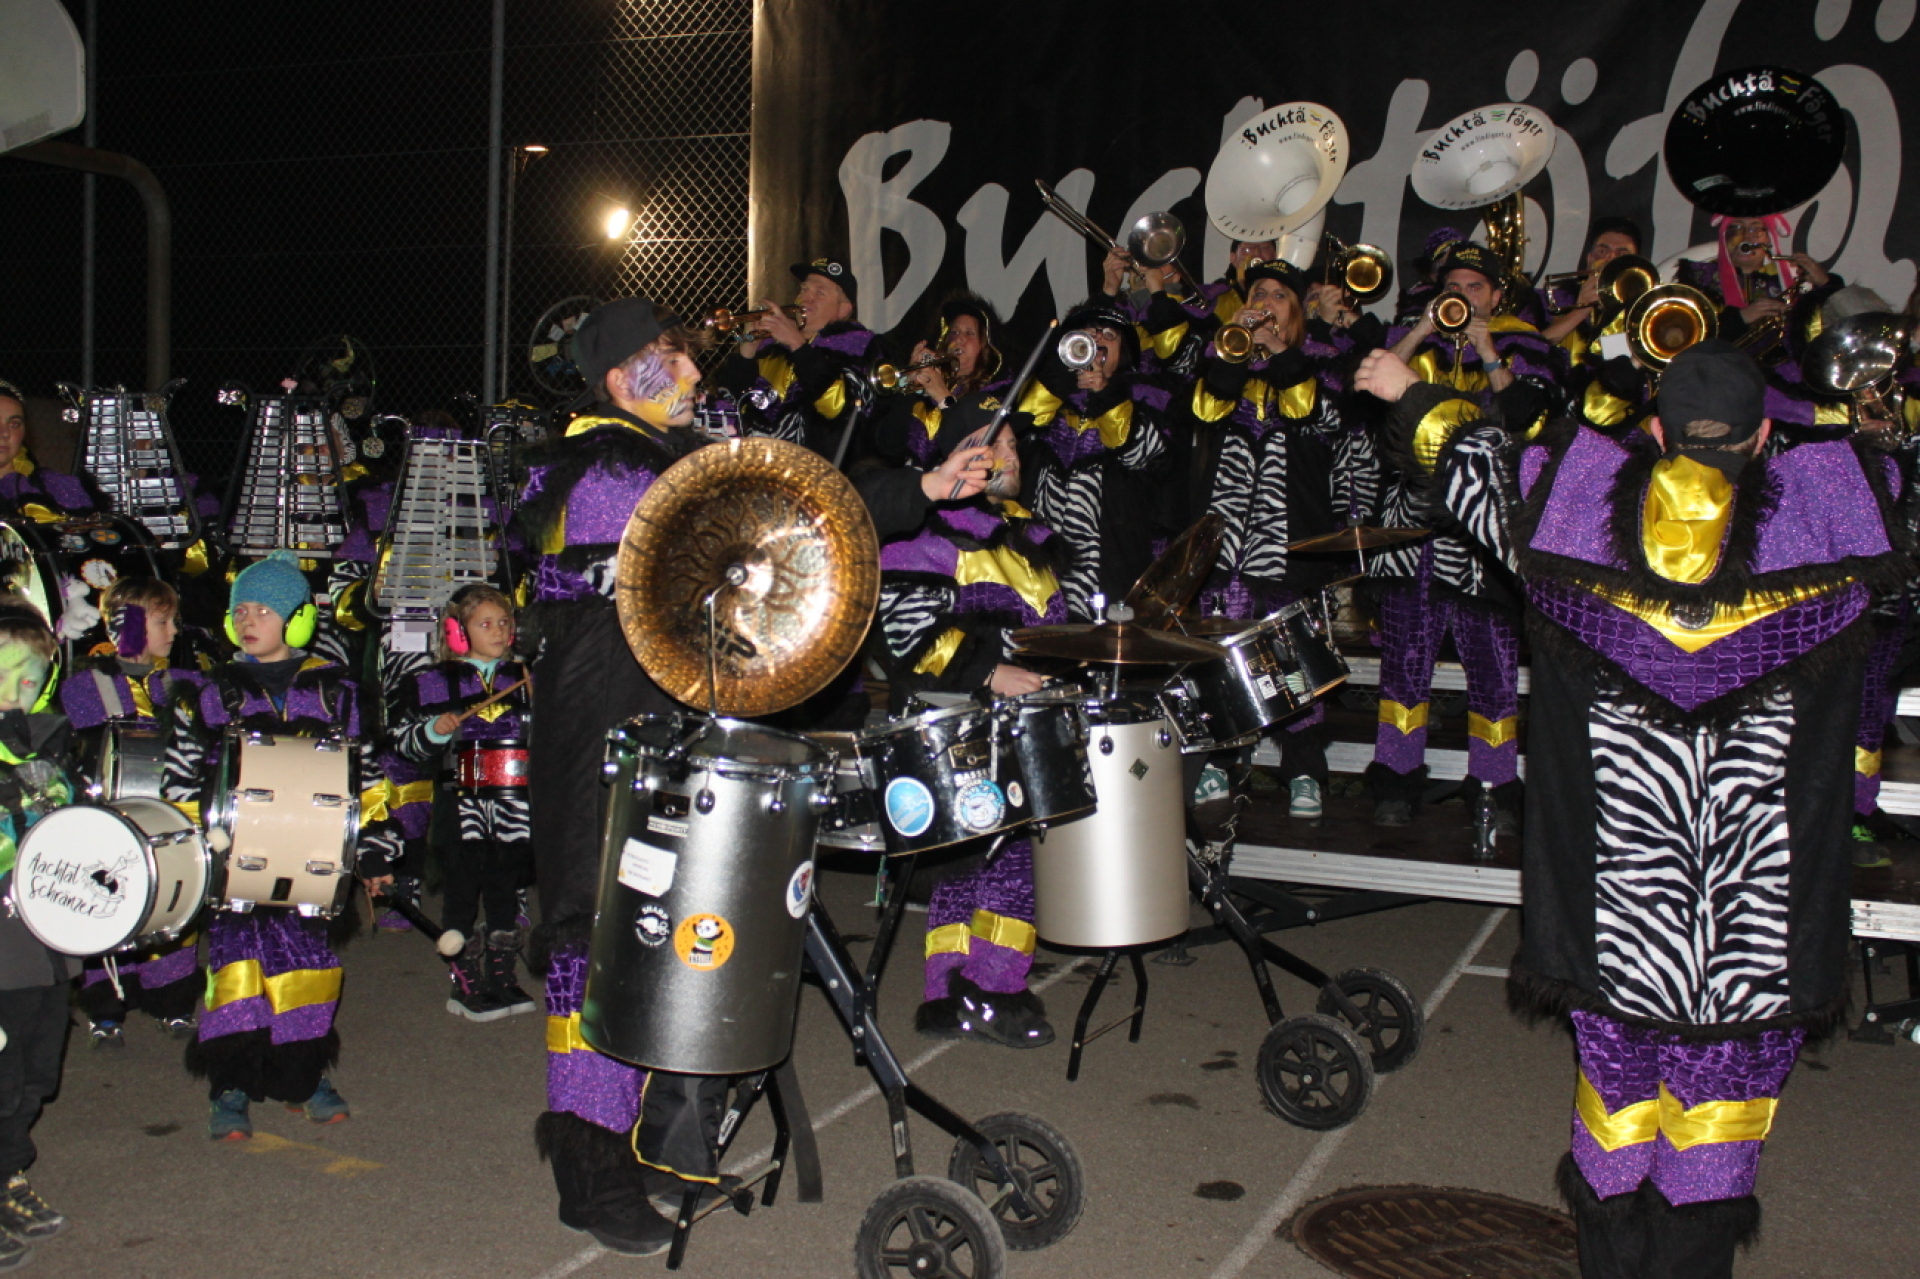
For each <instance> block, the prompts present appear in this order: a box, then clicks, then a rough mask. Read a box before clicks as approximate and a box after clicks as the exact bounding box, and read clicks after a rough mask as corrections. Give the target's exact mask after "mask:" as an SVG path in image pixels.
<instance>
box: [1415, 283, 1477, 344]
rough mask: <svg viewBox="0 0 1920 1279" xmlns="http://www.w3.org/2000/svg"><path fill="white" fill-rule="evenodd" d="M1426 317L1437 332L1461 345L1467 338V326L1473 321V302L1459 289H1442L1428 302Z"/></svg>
mask: <svg viewBox="0 0 1920 1279" xmlns="http://www.w3.org/2000/svg"><path fill="white" fill-rule="evenodd" d="M1426 318H1427V323H1428V324H1430V325H1432V326H1433V327H1434V329H1435V330H1436V331H1437V332H1440V333H1443V334H1445V335H1446V336H1447V337H1450V338H1452V339H1453V343H1454V345H1455V346H1459V345H1460V344H1462V343H1463V342H1465V341H1466V340H1467V326H1468V325H1469V324H1472V323H1473V303H1471V302H1469V301H1467V295H1466V294H1464V293H1462V292H1461V291H1460V290H1458V289H1442V290H1440V291H1439V292H1438V293H1436V294H1434V295H1433V300H1432V301H1430V302H1428V303H1427V313H1426Z"/></svg>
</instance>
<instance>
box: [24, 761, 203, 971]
mask: <svg viewBox="0 0 1920 1279" xmlns="http://www.w3.org/2000/svg"><path fill="white" fill-rule="evenodd" d="M211 861H212V859H211V857H210V856H209V854H208V852H207V841H206V839H205V837H204V836H202V835H201V833H200V831H199V828H198V827H196V826H195V825H194V824H193V823H192V822H191V821H189V820H187V817H186V815H185V814H184V813H182V812H181V811H180V810H179V809H177V808H175V807H174V806H173V805H171V804H168V803H165V802H164V801H162V800H158V799H147V798H142V797H133V798H129V799H120V800H115V801H114V802H113V803H110V804H72V805H69V806H68V807H66V808H62V809H59V810H57V811H55V812H52V813H49V814H47V815H46V816H45V817H43V818H41V819H40V820H39V821H37V822H35V823H34V825H33V827H32V829H30V830H29V831H27V835H26V838H25V839H23V840H21V841H20V855H19V861H18V862H17V864H16V865H15V866H14V871H13V890H12V895H13V907H14V909H15V910H16V911H18V912H19V915H20V922H22V923H23V924H25V925H26V926H27V931H29V932H31V933H32V934H33V935H34V936H35V937H38V938H39V939H40V940H41V942H43V943H44V944H45V945H46V946H48V947H49V948H50V949H52V950H56V951H59V952H60V953H61V954H63V955H81V956H93V955H105V954H108V953H110V952H112V951H116V950H125V949H128V948H129V947H144V946H153V945H157V944H159V943H161V942H168V941H174V940H176V939H178V938H179V937H180V936H181V935H182V934H183V933H184V932H186V930H187V925H188V924H190V923H191V922H192V921H193V917H194V916H195V915H196V914H198V913H199V911H200V906H201V904H202V903H203V902H204V901H205V900H206V896H207V878H208V875H209V873H210V866H211Z"/></svg>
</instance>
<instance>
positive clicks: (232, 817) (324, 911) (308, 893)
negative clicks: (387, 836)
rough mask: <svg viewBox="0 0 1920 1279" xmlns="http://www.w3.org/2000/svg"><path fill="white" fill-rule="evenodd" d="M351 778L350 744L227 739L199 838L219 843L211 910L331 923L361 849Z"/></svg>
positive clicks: (354, 758) (355, 766) (236, 734)
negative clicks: (220, 839)
mask: <svg viewBox="0 0 1920 1279" xmlns="http://www.w3.org/2000/svg"><path fill="white" fill-rule="evenodd" d="M359 772H360V770H359V755H358V752H357V751H356V750H355V746H354V743H353V741H352V740H351V739H348V738H344V737H293V736H286V737H276V736H271V735H269V734H266V733H246V732H241V731H239V730H229V731H228V732H227V735H226V737H225V739H224V740H223V741H222V743H221V750H220V771H219V773H218V781H217V782H216V783H215V786H214V792H213V797H212V801H211V803H210V804H209V805H208V807H207V829H208V830H209V831H212V830H219V831H221V832H223V833H224V835H225V836H226V843H227V848H226V851H225V852H224V853H222V854H221V859H220V864H219V865H218V866H217V867H216V868H215V873H214V884H213V891H212V894H211V897H212V901H213V905H214V907H215V909H217V910H230V911H236V912H239V913H242V914H244V913H246V912H248V911H251V910H252V909H253V908H254V907H256V906H290V907H292V908H293V909H295V910H297V911H299V912H300V913H301V914H302V915H306V916H309V917H313V916H324V917H326V918H329V919H331V918H332V917H333V916H335V915H338V914H339V913H340V911H341V909H342V907H344V906H345V905H346V901H347V892H348V889H349V888H350V887H351V885H352V883H353V864H354V856H355V850H356V848H357V846H358V844H359V841H360V781H359Z"/></svg>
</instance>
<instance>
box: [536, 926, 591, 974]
mask: <svg viewBox="0 0 1920 1279" xmlns="http://www.w3.org/2000/svg"><path fill="white" fill-rule="evenodd" d="M592 940H593V916H591V915H569V916H567V917H566V918H564V919H556V920H553V921H552V922H547V921H545V920H543V921H541V923H540V924H538V925H537V926H536V927H535V928H534V930H533V931H532V932H531V933H529V934H528V935H527V971H528V972H530V973H532V974H534V975H535V976H536V977H544V976H545V975H546V971H547V965H548V963H549V962H550V961H551V960H552V959H553V954H554V952H555V951H558V950H569V949H571V950H585V949H586V948H587V943H588V942H590V941H592Z"/></svg>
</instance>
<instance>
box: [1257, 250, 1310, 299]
mask: <svg viewBox="0 0 1920 1279" xmlns="http://www.w3.org/2000/svg"><path fill="white" fill-rule="evenodd" d="M1259 280H1278V281H1280V283H1282V284H1284V285H1286V286H1287V287H1288V288H1290V289H1292V290H1293V296H1294V299H1295V300H1296V301H1305V300H1306V296H1307V285H1308V284H1309V283H1310V281H1309V280H1308V279H1307V273H1306V272H1305V271H1302V270H1301V269H1300V268H1299V267H1297V266H1295V265H1294V264H1293V263H1291V262H1289V261H1287V260H1286V259H1285V258H1275V259H1274V260H1273V261H1271V262H1262V263H1260V264H1259V265H1258V266H1250V267H1248V268H1247V275H1246V290H1247V292H1248V293H1252V292H1253V286H1254V283H1255V282H1256V281H1259Z"/></svg>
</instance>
